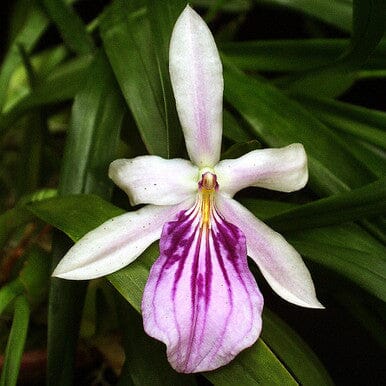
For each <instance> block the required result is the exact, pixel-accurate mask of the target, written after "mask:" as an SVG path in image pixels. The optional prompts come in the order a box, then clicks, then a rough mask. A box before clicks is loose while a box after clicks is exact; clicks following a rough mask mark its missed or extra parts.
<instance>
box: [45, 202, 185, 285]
mask: <svg viewBox="0 0 386 386" xmlns="http://www.w3.org/2000/svg"><path fill="white" fill-rule="evenodd" d="M191 204H192V203H191V201H190V200H189V201H185V202H184V203H182V204H180V205H173V206H153V205H148V206H145V207H143V208H142V209H139V210H137V211H136V212H129V213H125V214H122V215H121V216H118V217H114V218H112V219H110V220H108V221H106V222H105V223H103V224H102V225H100V226H99V227H98V228H95V229H94V230H92V231H91V232H89V233H87V234H86V235H85V236H84V237H82V238H81V239H80V240H79V241H78V242H77V243H76V244H75V245H74V246H73V247H72V248H71V249H70V250H69V251H68V252H67V254H66V255H65V256H64V257H63V259H62V260H61V261H60V263H59V264H58V265H57V267H56V268H55V270H54V272H53V274H52V276H56V277H60V278H63V279H71V280H84V279H94V278H97V277H101V276H105V275H108V274H109V273H112V272H115V271H118V270H119V269H121V268H123V267H125V266H126V265H128V264H130V263H131V262H133V261H134V260H135V259H136V258H137V257H138V256H139V255H140V254H141V253H142V252H143V251H144V250H145V249H146V248H147V247H148V246H149V245H150V244H151V243H152V242H154V241H156V240H158V239H159V238H160V236H161V230H162V226H163V224H164V223H165V222H167V221H170V220H172V219H173V218H175V217H176V215H177V214H178V213H179V212H180V211H181V210H183V209H186V208H189V206H191Z"/></svg>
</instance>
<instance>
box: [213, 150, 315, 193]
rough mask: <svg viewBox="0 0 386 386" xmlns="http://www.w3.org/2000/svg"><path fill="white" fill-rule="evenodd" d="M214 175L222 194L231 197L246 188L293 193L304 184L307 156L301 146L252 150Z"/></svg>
mask: <svg viewBox="0 0 386 386" xmlns="http://www.w3.org/2000/svg"><path fill="white" fill-rule="evenodd" d="M215 172H216V175H217V178H218V183H219V185H220V189H221V191H222V193H226V194H227V195H229V196H231V197H233V195H234V194H235V193H236V192H238V191H239V190H241V189H244V188H246V187H248V186H256V187H261V188H266V189H272V190H278V191H280V192H293V191H295V190H299V189H301V188H303V187H304V186H305V185H306V183H307V180H308V169H307V155H306V152H305V151H304V147H303V145H301V144H300V143H293V144H292V145H289V146H286V147H282V148H280V149H261V150H254V151H251V152H249V153H247V154H245V155H243V156H242V157H240V158H237V159H230V160H224V161H221V162H219V164H218V165H217V166H216V167H215Z"/></svg>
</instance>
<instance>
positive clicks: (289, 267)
mask: <svg viewBox="0 0 386 386" xmlns="http://www.w3.org/2000/svg"><path fill="white" fill-rule="evenodd" d="M216 204H217V207H218V209H219V211H220V212H221V213H222V214H223V216H224V217H225V219H227V220H228V221H230V222H232V223H233V224H235V225H236V226H237V227H239V228H240V229H241V231H242V232H243V233H244V234H245V236H246V238H247V252H248V256H250V257H251V258H252V259H253V260H254V261H255V262H256V264H257V265H258V267H259V268H260V271H261V273H262V274H263V275H264V277H265V278H266V280H267V282H268V283H269V284H270V286H271V287H272V289H273V290H274V291H275V292H276V293H277V294H278V295H280V296H281V297H282V298H283V299H285V300H287V301H289V302H291V303H294V304H297V305H299V306H303V307H309V308H323V306H322V305H321V304H320V303H319V301H318V299H317V298H316V294H315V288H314V283H313V282H312V278H311V275H310V273H309V271H308V269H307V267H306V266H305V264H304V262H303V260H302V258H301V256H300V255H299V253H298V252H296V250H295V249H294V248H293V247H292V246H291V245H290V244H288V243H287V241H286V240H285V239H284V237H283V236H281V235H280V234H279V233H276V232H275V231H274V230H272V229H271V228H269V227H268V226H267V225H265V224H264V223H263V222H261V221H260V220H258V219H257V218H256V217H255V216H254V215H253V214H252V213H250V212H249V211H248V210H247V209H246V208H244V207H243V206H242V205H240V204H239V203H238V202H237V201H235V200H233V199H231V198H227V197H224V196H222V195H221V194H218V195H217V200H216Z"/></svg>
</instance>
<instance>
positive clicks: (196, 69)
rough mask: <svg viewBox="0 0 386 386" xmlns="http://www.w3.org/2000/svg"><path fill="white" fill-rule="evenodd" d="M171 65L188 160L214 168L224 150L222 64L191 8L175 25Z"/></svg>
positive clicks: (207, 31)
mask: <svg viewBox="0 0 386 386" xmlns="http://www.w3.org/2000/svg"><path fill="white" fill-rule="evenodd" d="M169 62H170V64H169V70H170V77H171V81H172V86H173V91H174V96H175V98H176V104H177V111H178V115H179V118H180V121H181V125H182V128H183V131H184V136H185V142H186V147H187V150H188V154H189V157H190V159H191V160H192V162H193V163H194V164H196V165H198V166H199V167H212V166H214V165H215V164H216V163H217V162H218V160H219V159H220V151H221V135H222V96H223V88H224V85H223V76H222V65H221V61H220V57H219V54H218V51H217V47H216V43H215V41H214V39H213V36H212V34H211V32H210V30H209V28H208V26H207V25H206V24H205V22H204V21H203V20H202V19H201V17H200V16H199V15H198V14H197V13H196V12H195V11H194V10H193V9H192V8H191V7H189V6H187V7H186V8H185V10H184V11H183V12H182V13H181V15H180V17H179V18H178V20H177V22H176V24H175V26H174V30H173V33H172V37H171V41H170V52H169Z"/></svg>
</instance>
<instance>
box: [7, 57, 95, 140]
mask: <svg viewBox="0 0 386 386" xmlns="http://www.w3.org/2000/svg"><path fill="white" fill-rule="evenodd" d="M93 59H94V58H93V57H92V56H82V57H80V58H77V59H73V60H71V61H69V62H67V63H65V64H63V65H61V66H58V67H57V68H55V70H54V71H53V72H52V73H51V74H50V75H49V76H48V77H47V78H46V79H45V80H44V81H43V82H41V83H40V84H39V85H38V86H37V87H36V88H35V89H34V90H33V91H31V92H30V93H28V94H27V95H24V96H23V97H22V98H20V99H19V100H17V101H16V102H15V104H13V105H9V106H7V109H6V110H4V112H3V113H2V114H0V133H4V131H5V130H7V129H9V128H10V127H11V126H12V124H13V123H14V122H15V120H17V119H18V118H20V116H21V115H23V114H24V113H25V112H26V111H29V110H31V109H33V108H36V107H41V106H42V105H48V104H54V103H59V102H63V101H65V100H68V99H71V98H73V97H74V96H75V94H76V93H77V92H78V91H79V90H80V89H81V88H82V86H83V84H84V81H85V78H86V76H87V74H88V73H89V67H90V65H91V63H92V61H93Z"/></svg>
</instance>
